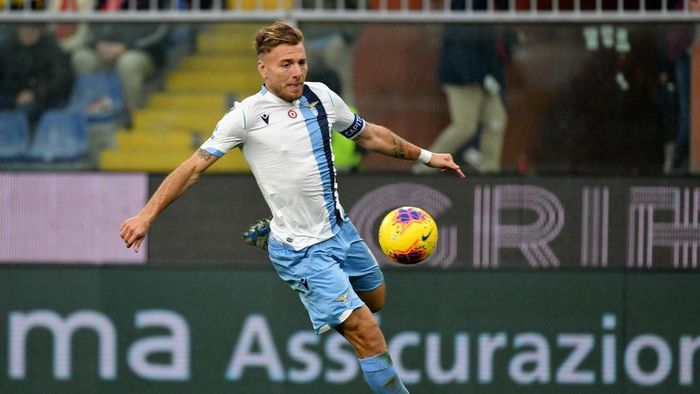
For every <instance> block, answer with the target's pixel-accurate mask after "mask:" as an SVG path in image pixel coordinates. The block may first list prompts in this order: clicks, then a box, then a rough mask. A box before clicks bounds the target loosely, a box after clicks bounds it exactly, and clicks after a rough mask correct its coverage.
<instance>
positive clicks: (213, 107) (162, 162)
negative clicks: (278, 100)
mask: <svg viewBox="0 0 700 394" xmlns="http://www.w3.org/2000/svg"><path fill="white" fill-rule="evenodd" d="M258 28H259V26H258V25H252V24H236V25H213V26H211V27H210V28H209V29H208V30H206V31H203V32H200V33H199V35H198V36H197V43H196V47H197V51H196V52H195V53H194V54H192V55H188V56H184V57H183V58H182V59H181V61H180V66H179V67H178V68H177V69H176V70H172V71H170V72H169V73H168V75H167V76H166V77H165V87H164V90H163V91H160V92H155V93H154V94H153V95H152V96H151V97H149V100H148V105H147V107H146V108H144V109H142V110H139V111H137V112H136V113H135V114H134V118H133V125H132V128H131V129H129V130H126V129H124V130H119V131H118V132H117V134H116V138H115V147H114V148H113V149H107V150H105V151H103V152H102V154H101V155H100V161H99V167H100V169H102V170H108V171H129V170H142V169H146V170H147V171H152V172H165V171H169V170H172V168H174V167H175V166H176V165H177V164H178V163H179V162H181V161H182V160H183V159H185V158H187V157H189V156H190V155H191V154H192V152H193V151H194V149H196V148H197V147H198V146H199V144H200V143H201V142H202V141H203V139H204V138H207V137H208V135H209V134H210V133H211V131H212V130H213V129H214V126H215V125H216V123H217V122H218V121H219V119H220V118H221V116H223V114H224V113H225V112H226V111H227V110H228V108H229V107H230V104H231V101H232V98H235V97H245V96H247V95H250V94H252V93H254V92H255V91H257V90H258V89H259V88H260V83H261V82H260V77H259V76H258V74H257V71H256V68H255V62H254V61H253V59H254V57H255V53H254V50H253V47H252V44H251V39H250V37H252V35H253V34H254V32H255V31H256V30H257V29H258ZM232 71H235V72H232ZM211 171H215V172H216V171H220V172H242V171H248V166H247V164H246V163H245V160H244V159H243V157H242V155H241V154H240V152H239V151H237V150H236V151H233V152H231V154H228V155H226V156H224V157H223V158H222V159H221V160H219V161H218V162H217V163H216V164H215V165H214V166H213V167H212V169H211Z"/></svg>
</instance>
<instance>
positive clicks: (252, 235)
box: [242, 218, 270, 250]
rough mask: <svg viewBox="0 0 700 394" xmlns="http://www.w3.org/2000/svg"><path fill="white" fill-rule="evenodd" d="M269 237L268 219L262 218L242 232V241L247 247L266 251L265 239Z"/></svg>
mask: <svg viewBox="0 0 700 394" xmlns="http://www.w3.org/2000/svg"><path fill="white" fill-rule="evenodd" d="M269 236H270V219H267V218H263V219H260V220H258V221H257V222H255V223H253V224H252V225H251V226H250V228H248V230H246V231H244V232H243V237H242V238H243V241H244V242H245V243H247V244H248V245H252V246H255V247H258V248H260V249H263V250H267V239H268V238H269Z"/></svg>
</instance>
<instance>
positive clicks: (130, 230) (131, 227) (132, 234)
mask: <svg viewBox="0 0 700 394" xmlns="http://www.w3.org/2000/svg"><path fill="white" fill-rule="evenodd" d="M150 227H151V225H150V223H148V222H147V221H146V220H144V219H142V218H140V217H139V216H134V217H131V218H129V219H126V220H125V221H124V223H122V227H121V228H120V229H119V236H120V237H122V239H123V240H124V242H125V243H126V247H127V248H130V247H131V246H132V245H133V246H134V252H136V253H138V252H139V249H140V248H141V242H143V239H144V238H145V237H146V233H148V229H149V228H150Z"/></svg>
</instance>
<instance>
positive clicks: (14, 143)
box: [0, 111, 29, 161]
mask: <svg viewBox="0 0 700 394" xmlns="http://www.w3.org/2000/svg"><path fill="white" fill-rule="evenodd" d="M28 145H29V121H28V120H27V115H26V114H25V113H24V112H22V111H0V160H8V161H12V160H18V159H21V158H22V156H23V155H24V153H25V151H26V150H27V146H28Z"/></svg>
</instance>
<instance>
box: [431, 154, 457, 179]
mask: <svg viewBox="0 0 700 394" xmlns="http://www.w3.org/2000/svg"><path fill="white" fill-rule="evenodd" d="M427 166H428V167H433V168H439V169H440V171H442V172H445V171H452V172H454V173H455V175H457V176H458V177H460V178H466V176H465V175H464V173H463V172H462V169H461V168H460V167H459V165H457V163H455V161H454V159H452V155H451V154H449V153H433V156H432V157H431V158H430V161H429V162H428V164H427Z"/></svg>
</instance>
